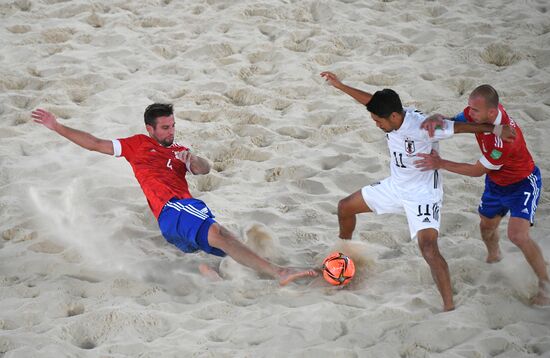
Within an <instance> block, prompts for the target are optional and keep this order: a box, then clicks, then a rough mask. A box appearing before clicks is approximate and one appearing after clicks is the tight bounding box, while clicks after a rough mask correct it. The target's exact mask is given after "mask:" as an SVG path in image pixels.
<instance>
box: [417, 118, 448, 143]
mask: <svg viewBox="0 0 550 358" xmlns="http://www.w3.org/2000/svg"><path fill="white" fill-rule="evenodd" d="M444 119H445V117H444V116H443V115H442V114H439V113H436V114H433V115H431V116H429V117H428V118H426V119H425V120H424V122H422V124H421V125H420V128H422V129H424V130H427V131H428V135H429V136H430V137H433V136H434V135H435V130H436V129H437V128H443V129H445V127H446V123H445V121H444Z"/></svg>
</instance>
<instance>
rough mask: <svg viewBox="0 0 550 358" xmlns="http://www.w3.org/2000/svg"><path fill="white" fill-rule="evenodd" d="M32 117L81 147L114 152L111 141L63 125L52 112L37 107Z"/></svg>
mask: <svg viewBox="0 0 550 358" xmlns="http://www.w3.org/2000/svg"><path fill="white" fill-rule="evenodd" d="M32 118H33V119H34V121H35V122H36V123H39V124H42V125H44V126H45V127H46V128H48V129H51V130H52V131H54V132H56V133H58V134H59V135H61V136H63V137H65V138H67V139H68V140H70V141H71V142H73V143H75V144H78V145H79V146H81V147H82V148H85V149H88V150H93V151H96V152H100V153H104V154H109V155H113V154H114V149H113V142H111V141H110V140H105V139H100V138H97V137H94V136H93V135H91V134H90V133H87V132H83V131H80V130H78V129H73V128H70V127H67V126H64V125H63V124H61V123H59V122H58V121H57V118H55V116H54V115H53V113H50V112H48V111H46V110H43V109H40V108H38V109H36V110H34V111H33V112H32Z"/></svg>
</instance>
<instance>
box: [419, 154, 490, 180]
mask: <svg viewBox="0 0 550 358" xmlns="http://www.w3.org/2000/svg"><path fill="white" fill-rule="evenodd" d="M417 156H418V157H419V158H420V159H419V160H416V161H415V162H414V165H415V167H417V168H419V169H420V170H422V171H427V170H437V169H445V170H448V171H450V172H453V173H456V174H461V175H466V176H469V177H480V176H482V175H483V174H487V173H488V172H490V171H491V170H490V169H487V168H485V167H484V166H483V164H481V162H479V161H477V162H476V163H475V164H469V163H457V162H452V161H450V160H445V159H443V158H441V157H440V156H439V153H438V152H437V151H436V150H432V152H431V153H430V154H425V153H418V154H417Z"/></svg>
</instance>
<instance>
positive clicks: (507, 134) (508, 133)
mask: <svg viewBox="0 0 550 358" xmlns="http://www.w3.org/2000/svg"><path fill="white" fill-rule="evenodd" d="M516 135H517V134H516V129H515V128H514V127H511V126H509V125H507V124H505V125H503V126H502V134H501V135H500V138H502V140H503V141H505V142H508V143H512V142H513V141H514V140H515V139H516Z"/></svg>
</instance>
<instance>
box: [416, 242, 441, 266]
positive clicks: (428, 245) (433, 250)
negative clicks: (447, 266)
mask: <svg viewBox="0 0 550 358" xmlns="http://www.w3.org/2000/svg"><path fill="white" fill-rule="evenodd" d="M418 246H419V247H420V252H421V253H422V256H423V257H424V259H425V260H426V261H427V262H428V263H429V262H431V261H432V260H434V259H435V258H436V257H438V256H439V255H440V253H439V248H438V247H437V239H432V238H430V239H424V240H420V239H419V241H418Z"/></svg>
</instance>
